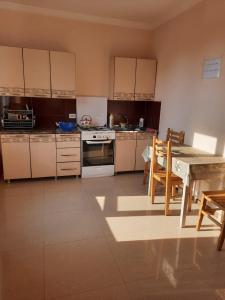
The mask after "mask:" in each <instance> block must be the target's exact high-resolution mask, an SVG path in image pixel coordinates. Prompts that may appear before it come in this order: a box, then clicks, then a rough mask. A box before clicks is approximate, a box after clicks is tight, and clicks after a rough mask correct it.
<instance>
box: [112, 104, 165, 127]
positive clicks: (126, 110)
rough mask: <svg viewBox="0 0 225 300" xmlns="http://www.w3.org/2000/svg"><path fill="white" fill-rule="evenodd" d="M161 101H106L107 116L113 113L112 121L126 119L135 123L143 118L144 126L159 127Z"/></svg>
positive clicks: (117, 121)
mask: <svg viewBox="0 0 225 300" xmlns="http://www.w3.org/2000/svg"><path fill="white" fill-rule="evenodd" d="M160 109H161V102H158V101H116V100H109V101H108V116H109V115H110V114H111V113H112V114H114V123H115V124H119V123H120V122H124V121H125V120H124V119H128V123H129V124H133V125H137V124H138V123H139V119H140V118H141V117H142V118H144V120H145V121H144V125H145V127H149V128H154V129H157V130H158V129H159V120H160Z"/></svg>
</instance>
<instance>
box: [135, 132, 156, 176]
mask: <svg viewBox="0 0 225 300" xmlns="http://www.w3.org/2000/svg"><path fill="white" fill-rule="evenodd" d="M151 144H152V135H150V134H149V133H145V132H137V144H136V159H135V170H136V171H143V170H144V167H145V161H144V159H143V157H142V153H143V151H144V150H145V148H146V146H147V145H151Z"/></svg>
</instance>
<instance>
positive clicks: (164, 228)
mask: <svg viewBox="0 0 225 300" xmlns="http://www.w3.org/2000/svg"><path fill="white" fill-rule="evenodd" d="M106 222H107V224H108V226H109V228H110V230H111V232H112V234H113V236H114V238H115V240H116V241H117V242H125V241H141V240H157V239H173V238H195V237H196V238H197V237H217V236H218V234H219V230H217V229H216V228H210V227H207V228H205V230H202V231H199V232H197V231H196V229H195V224H196V216H189V217H188V223H189V224H191V225H190V227H187V228H179V216H168V217H166V216H164V215H147V216H146V215H145V216H128V217H106ZM204 224H205V223H204Z"/></svg>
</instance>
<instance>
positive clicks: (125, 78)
mask: <svg viewBox="0 0 225 300" xmlns="http://www.w3.org/2000/svg"><path fill="white" fill-rule="evenodd" d="M135 72H136V58H127V57H115V60H114V87H113V99H114V100H134V87H135Z"/></svg>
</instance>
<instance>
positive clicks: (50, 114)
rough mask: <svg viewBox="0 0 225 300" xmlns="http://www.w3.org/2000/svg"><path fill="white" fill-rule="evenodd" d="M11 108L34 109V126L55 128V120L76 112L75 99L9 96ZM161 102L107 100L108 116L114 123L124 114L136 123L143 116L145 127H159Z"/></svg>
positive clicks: (63, 119)
mask: <svg viewBox="0 0 225 300" xmlns="http://www.w3.org/2000/svg"><path fill="white" fill-rule="evenodd" d="M9 103H10V104H9V107H10V108H11V109H25V107H26V104H28V106H29V108H32V107H33V109H34V115H35V116H36V128H55V122H58V121H68V120H69V113H76V100H72V99H40V98H14V97H10V101H9ZM160 108H161V102H158V101H115V100H113V101H111V100H108V112H107V114H108V116H109V114H110V113H113V114H114V120H115V124H119V123H120V122H123V116H126V117H127V119H128V123H129V124H133V125H137V124H138V123H139V118H141V117H142V118H144V120H145V123H144V125H145V127H150V128H154V129H157V130H158V129H159V120H160Z"/></svg>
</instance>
